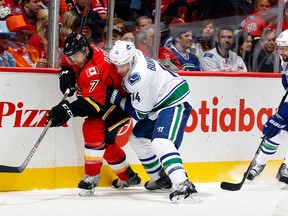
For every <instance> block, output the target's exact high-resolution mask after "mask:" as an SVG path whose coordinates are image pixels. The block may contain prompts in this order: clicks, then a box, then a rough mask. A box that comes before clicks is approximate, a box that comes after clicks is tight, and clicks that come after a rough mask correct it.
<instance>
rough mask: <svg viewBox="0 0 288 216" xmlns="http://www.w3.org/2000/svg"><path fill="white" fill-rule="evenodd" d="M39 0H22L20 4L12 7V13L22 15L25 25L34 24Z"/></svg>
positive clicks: (38, 8)
mask: <svg viewBox="0 0 288 216" xmlns="http://www.w3.org/2000/svg"><path fill="white" fill-rule="evenodd" d="M39 10H40V0H22V1H21V5H20V6H16V7H14V9H13V11H12V13H13V15H22V16H23V18H24V20H25V22H26V24H27V25H32V26H36V22H37V13H38V11H39Z"/></svg>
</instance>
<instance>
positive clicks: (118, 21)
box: [113, 17, 127, 32]
mask: <svg viewBox="0 0 288 216" xmlns="http://www.w3.org/2000/svg"><path fill="white" fill-rule="evenodd" d="M113 25H115V26H117V27H118V29H119V31H120V32H122V31H123V30H124V29H126V28H127V25H126V23H125V21H124V20H122V19H120V18H117V17H116V18H114V19H113Z"/></svg>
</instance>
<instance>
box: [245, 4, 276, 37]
mask: <svg viewBox="0 0 288 216" xmlns="http://www.w3.org/2000/svg"><path fill="white" fill-rule="evenodd" d="M270 9H271V2H270V0H256V3H255V12H254V13H253V14H251V15H249V16H247V17H246V18H245V19H244V20H243V21H242V22H241V24H240V28H242V29H243V30H244V31H247V32H249V33H250V34H251V35H252V36H253V40H259V37H260V35H261V33H262V31H263V30H264V29H266V28H271V27H273V23H274V22H275V17H273V15H272V14H271V13H270Z"/></svg>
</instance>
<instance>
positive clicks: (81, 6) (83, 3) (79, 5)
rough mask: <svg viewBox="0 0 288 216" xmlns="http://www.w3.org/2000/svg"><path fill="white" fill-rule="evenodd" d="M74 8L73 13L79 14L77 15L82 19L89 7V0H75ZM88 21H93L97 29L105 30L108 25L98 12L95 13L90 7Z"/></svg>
mask: <svg viewBox="0 0 288 216" xmlns="http://www.w3.org/2000/svg"><path fill="white" fill-rule="evenodd" d="M74 4H75V5H74V7H73V8H72V10H73V11H75V12H76V13H77V15H78V16H79V17H80V18H82V17H83V14H84V11H85V8H86V7H87V4H88V0H74ZM87 19H90V20H92V21H93V25H94V26H95V27H97V28H102V29H103V28H104V27H105V25H106V21H105V20H102V18H101V16H100V15H99V13H98V12H96V11H93V10H92V9H91V7H89V13H88V15H87Z"/></svg>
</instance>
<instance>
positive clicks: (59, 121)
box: [46, 100, 73, 127]
mask: <svg viewBox="0 0 288 216" xmlns="http://www.w3.org/2000/svg"><path fill="white" fill-rule="evenodd" d="M69 106H70V103H69V102H68V101H67V100H64V101H62V102H61V103H59V104H58V105H57V106H55V107H53V108H52V109H51V111H50V112H49V113H48V114H47V115H46V118H47V119H48V120H50V119H51V120H52V124H51V127H58V126H62V125H64V124H65V123H66V122H67V121H68V120H69V119H70V118H71V117H73V113H72V111H71V109H70V107H69Z"/></svg>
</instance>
